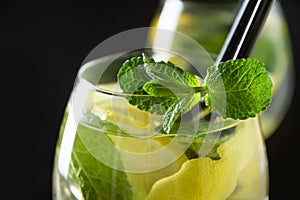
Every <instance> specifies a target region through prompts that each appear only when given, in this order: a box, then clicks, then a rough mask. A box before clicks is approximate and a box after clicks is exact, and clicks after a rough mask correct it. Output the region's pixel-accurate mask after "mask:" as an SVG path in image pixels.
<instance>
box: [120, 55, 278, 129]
mask: <svg viewBox="0 0 300 200" xmlns="http://www.w3.org/2000/svg"><path fill="white" fill-rule="evenodd" d="M118 81H119V84H120V87H121V88H122V89H123V91H124V93H127V94H133V95H131V96H130V97H129V98H128V100H129V103H130V104H132V105H136V106H137V107H138V108H139V109H141V110H145V111H149V112H151V113H157V114H164V123H163V131H164V132H165V133H170V131H171V128H172V126H173V124H174V122H175V120H176V119H177V118H178V117H179V116H180V115H182V114H184V113H186V112H188V111H190V110H191V109H192V108H193V106H194V105H195V104H197V103H199V102H200V100H201V95H204V94H205V98H204V99H205V104H206V105H207V106H208V107H209V109H210V111H212V112H217V113H219V114H220V115H221V116H222V117H223V118H233V119H247V118H249V117H255V115H256V114H258V113H259V112H261V111H263V110H265V109H266V108H267V106H268V105H269V104H270V102H271V96H272V81H271V78H270V77H269V74H268V72H267V71H266V69H265V66H264V63H262V62H260V61H258V60H256V59H254V58H248V59H244V58H243V59H237V60H229V61H226V62H221V63H220V64H219V65H218V66H211V67H209V68H208V73H207V75H206V77H205V79H204V83H205V84H204V85H200V84H199V82H198V78H197V77H196V76H194V75H192V74H190V73H188V72H185V71H184V70H182V69H181V68H179V67H178V66H176V65H174V64H173V63H171V62H169V61H168V62H162V61H161V62H155V61H154V59H152V58H147V57H146V56H145V55H144V54H143V56H142V57H133V58H131V59H130V60H127V61H126V62H125V63H124V64H123V66H122V67H121V69H120V71H119V73H118ZM135 94H141V95H143V96H135Z"/></svg>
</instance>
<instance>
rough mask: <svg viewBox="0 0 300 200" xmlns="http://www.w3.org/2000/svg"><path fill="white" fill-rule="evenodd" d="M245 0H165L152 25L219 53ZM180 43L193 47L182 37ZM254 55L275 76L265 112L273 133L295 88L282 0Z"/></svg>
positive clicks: (266, 123) (267, 126) (264, 119)
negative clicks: (270, 98) (271, 96)
mask: <svg viewBox="0 0 300 200" xmlns="http://www.w3.org/2000/svg"><path fill="white" fill-rule="evenodd" d="M241 3H242V0H209V1H208V0H190V1H180V0H163V1H160V6H159V8H158V9H157V12H156V15H155V16H154V17H153V20H152V22H151V26H153V27H158V28H166V29H169V30H176V31H179V32H181V33H184V34H186V35H188V36H190V37H192V38H193V39H195V40H196V41H198V42H199V43H200V44H201V45H202V46H203V47H204V48H205V49H206V50H207V51H208V52H210V53H211V54H212V55H211V56H212V57H215V58H216V57H217V55H218V53H219V51H220V49H221V47H222V45H223V43H224V41H225V39H226V37H227V34H228V32H229V29H230V27H231V24H232V22H233V20H234V17H235V15H236V13H237V11H238V9H239V7H240V5H241ZM174 42H175V43H176V44H177V45H179V46H182V47H186V48H190V47H189V46H188V45H187V44H185V43H184V42H182V41H174ZM252 57H254V58H257V59H259V60H261V61H263V62H264V63H265V64H266V67H267V69H268V71H269V72H270V74H271V77H272V80H273V84H274V87H273V98H272V103H271V105H270V107H269V108H268V109H267V110H266V111H265V112H263V113H262V114H261V121H262V127H263V129H264V137H265V138H268V137H270V136H271V135H272V134H273V133H274V132H275V130H276V129H277V127H278V126H279V125H280V123H281V122H282V120H283V118H284V116H285V113H286V111H287V110H288V109H287V108H288V106H289V104H290V101H291V99H292V98H291V97H292V94H293V89H294V74H293V63H292V62H293V61H292V48H291V45H290V36H289V31H288V28H287V23H286V19H285V16H284V13H283V12H282V9H281V4H280V1H275V4H274V5H273V7H272V9H271V11H270V14H269V16H268V18H267V21H266V23H265V26H264V27H263V29H262V31H261V33H260V36H259V38H258V41H257V44H256V46H255V48H254V50H253V53H252Z"/></svg>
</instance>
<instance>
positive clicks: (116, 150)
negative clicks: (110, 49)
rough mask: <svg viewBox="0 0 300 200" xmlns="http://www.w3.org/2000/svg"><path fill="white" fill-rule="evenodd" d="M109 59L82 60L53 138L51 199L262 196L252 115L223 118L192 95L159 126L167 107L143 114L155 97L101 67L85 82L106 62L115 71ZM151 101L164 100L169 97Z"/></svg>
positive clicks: (260, 148)
mask: <svg viewBox="0 0 300 200" xmlns="http://www.w3.org/2000/svg"><path fill="white" fill-rule="evenodd" d="M126 59H127V58H126ZM111 60H112V59H111V58H110V57H109V56H108V57H103V58H100V59H96V60H93V61H91V62H88V63H86V64H85V65H84V66H83V67H82V68H81V70H80V72H79V74H78V79H77V81H76V84H75V87H74V90H73V92H72V95H71V97H70V100H69V103H68V106H67V108H66V112H65V116H64V119H63V122H62V126H61V130H60V136H59V139H58V142H57V148H56V154H55V165H54V172H53V191H54V192H53V198H54V199H110V200H112V199H117V200H121V199H132V200H143V199H148V200H152V199H154V200H155V199H179V200H180V199H199V200H202V199H205V200H218V199H220V200H221V199H253V200H254V199H257V200H258V199H266V198H268V167H267V157H266V152H265V146H264V140H263V138H262V132H261V127H260V119H259V117H253V118H250V119H246V120H233V119H230V118H229V119H224V118H223V117H221V115H220V114H218V113H214V112H211V111H209V107H207V105H206V104H205V103H203V102H202V101H201V100H199V101H198V99H197V101H195V102H194V101H190V102H193V103H190V104H193V106H191V109H190V110H189V109H184V111H182V112H183V113H181V115H180V117H178V118H177V119H176V120H174V121H173V122H172V123H167V124H172V126H171V127H169V129H164V125H165V124H166V121H165V118H166V115H164V114H165V113H166V112H168V110H164V112H161V111H159V112H158V111H157V112H151V111H150V109H153V110H154V109H157V108H158V107H159V106H160V105H158V104H157V101H156V100H157V99H154V100H153V98H152V97H151V99H150V100H151V101H150V100H149V95H145V94H134V93H126V92H125V93H124V92H122V90H121V88H120V85H119V84H120V82H121V81H120V78H119V83H118V82H117V80H116V76H112V75H110V76H106V75H105V73H106V72H104V75H103V78H102V79H100V80H99V81H97V85H96V86H95V85H94V84H92V83H94V82H95V81H94V80H96V79H97V77H98V75H99V72H100V71H103V70H102V68H103V66H106V65H107V64H108V63H110V64H109V65H110V68H109V70H107V73H109V74H111V73H112V74H115V75H116V73H117V72H118V70H119V69H120V67H121V65H122V63H121V65H120V62H112V63H111V62H110V61H111ZM123 60H124V59H123ZM144 60H145V58H144ZM134 61H135V60H134ZM132 62H133V61H132ZM129 64H130V62H129ZM146 64H147V63H144V65H146ZM141 66H142V65H141ZM155 66H156V65H155ZM163 66H165V65H164V64H163V65H162V66H160V67H161V68H163ZM166 69H168V68H166ZM172 69H175V70H177V71H178V69H177V68H172ZM180 73H183V72H181V71H180ZM119 74H121V73H120V72H119ZM129 75H130V74H129ZM126 76H127V75H126ZM184 77H188V76H187V75H184ZM146 78H147V77H145V79H146ZM201 80H202V79H201V78H200V79H199V81H200V82H201ZM206 82H209V80H208V79H206ZM152 89H153V88H152ZM154 89H157V88H154ZM123 90H124V89H123ZM158 98H160V99H159V100H160V102H165V104H164V105H166V104H167V102H168V101H165V100H166V99H167V100H168V98H169V96H168V95H164V96H159V97H158ZM170 99H172V98H170ZM133 101H135V102H134V103H133ZM140 102H147V104H146V106H149V105H150V106H149V108H150V109H148V107H147V109H148V110H145V109H144V110H143V109H141V107H139V106H140V105H141V104H140ZM134 104H136V105H134ZM180 105H181V107H184V108H187V106H186V105H185V104H180ZM159 109H160V108H159ZM172 113H174V112H172Z"/></svg>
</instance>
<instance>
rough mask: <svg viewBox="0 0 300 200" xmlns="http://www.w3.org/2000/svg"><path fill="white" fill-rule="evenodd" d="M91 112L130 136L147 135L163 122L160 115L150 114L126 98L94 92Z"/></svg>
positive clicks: (152, 132) (151, 133)
mask: <svg viewBox="0 0 300 200" xmlns="http://www.w3.org/2000/svg"><path fill="white" fill-rule="evenodd" d="M93 98H94V101H95V103H94V107H93V112H94V113H95V114H96V115H97V116H99V118H100V119H102V120H106V121H108V122H111V123H113V124H115V125H117V126H118V127H119V128H120V129H121V130H123V131H124V132H126V133H127V134H128V135H132V136H145V137H149V136H152V135H154V132H155V128H156V127H158V126H159V125H161V124H162V123H163V116H162V115H155V114H151V113H149V112H147V111H143V110H140V109H138V108H137V107H136V106H133V105H131V104H129V103H128V100H127V99H126V98H122V97H115V96H111V97H108V96H104V95H102V94H98V93H95V94H94V97H93Z"/></svg>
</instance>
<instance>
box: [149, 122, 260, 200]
mask: <svg viewBox="0 0 300 200" xmlns="http://www.w3.org/2000/svg"><path fill="white" fill-rule="evenodd" d="M254 122H255V121H253V120H250V121H249V122H247V123H245V124H244V125H243V126H240V127H238V128H237V129H236V131H237V133H235V134H236V135H235V136H233V138H231V139H230V140H229V141H227V142H225V143H224V144H222V145H221V146H220V147H219V148H218V152H219V155H220V157H221V159H219V160H211V159H210V158H208V157H203V158H198V159H192V160H188V161H186V162H185V163H184V164H183V165H182V168H181V169H180V170H179V171H178V172H177V173H175V174H174V175H171V176H169V177H166V178H163V179H161V180H159V181H157V182H156V183H155V184H154V186H153V187H152V189H151V191H150V193H149V195H148V196H147V198H146V199H147V200H156V199H160V200H164V199H176V200H186V199H189V200H224V199H226V198H227V197H228V196H229V195H230V194H231V193H232V192H233V191H234V189H235V187H236V184H237V178H238V175H239V174H240V172H241V171H242V170H243V169H244V168H245V167H246V165H247V164H248V163H249V161H250V160H251V159H252V157H253V154H254V150H255V148H256V145H257V141H256V136H255V134H253V131H255V124H253V123H254Z"/></svg>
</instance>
